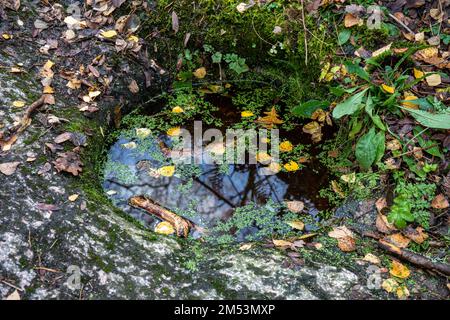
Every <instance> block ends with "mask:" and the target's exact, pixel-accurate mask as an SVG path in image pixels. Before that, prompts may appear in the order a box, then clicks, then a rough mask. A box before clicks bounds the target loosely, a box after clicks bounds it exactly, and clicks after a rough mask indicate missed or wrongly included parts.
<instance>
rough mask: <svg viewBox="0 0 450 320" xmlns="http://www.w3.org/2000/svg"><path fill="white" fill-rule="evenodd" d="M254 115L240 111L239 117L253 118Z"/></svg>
mask: <svg viewBox="0 0 450 320" xmlns="http://www.w3.org/2000/svg"><path fill="white" fill-rule="evenodd" d="M254 115H255V114H254V113H253V112H251V111H242V112H241V117H242V118H249V117H253V116H254Z"/></svg>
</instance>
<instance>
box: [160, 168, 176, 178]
mask: <svg viewBox="0 0 450 320" xmlns="http://www.w3.org/2000/svg"><path fill="white" fill-rule="evenodd" d="M158 173H159V174H160V175H162V176H164V177H171V176H173V174H174V173H175V166H164V167H161V168H159V169H158Z"/></svg>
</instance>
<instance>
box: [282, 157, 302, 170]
mask: <svg viewBox="0 0 450 320" xmlns="http://www.w3.org/2000/svg"><path fill="white" fill-rule="evenodd" d="M284 168H285V169H286V171H297V170H298V169H300V167H299V165H298V163H297V162H295V161H294V160H291V161H289V162H288V163H286V164H285V165H284Z"/></svg>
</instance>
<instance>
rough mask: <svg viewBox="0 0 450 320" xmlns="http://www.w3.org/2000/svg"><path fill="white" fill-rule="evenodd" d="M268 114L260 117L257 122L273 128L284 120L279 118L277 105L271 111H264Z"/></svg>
mask: <svg viewBox="0 0 450 320" xmlns="http://www.w3.org/2000/svg"><path fill="white" fill-rule="evenodd" d="M264 113H265V114H266V116H265V117H260V118H258V120H256V122H257V123H260V124H262V125H263V126H264V127H266V128H268V129H271V128H272V127H273V126H274V125H275V124H282V123H283V120H281V119H279V118H278V114H277V111H276V110H275V107H272V109H271V110H270V111H269V112H264Z"/></svg>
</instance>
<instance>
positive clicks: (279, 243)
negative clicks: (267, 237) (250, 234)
mask: <svg viewBox="0 0 450 320" xmlns="http://www.w3.org/2000/svg"><path fill="white" fill-rule="evenodd" d="M272 243H273V244H274V245H275V247H281V248H287V247H293V246H294V244H293V243H292V242H289V241H286V240H275V239H272Z"/></svg>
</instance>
